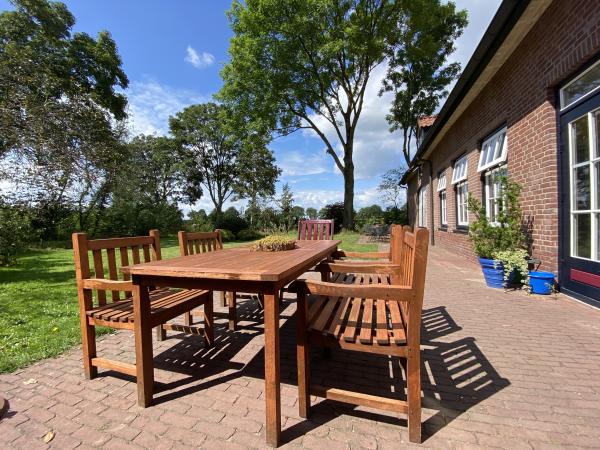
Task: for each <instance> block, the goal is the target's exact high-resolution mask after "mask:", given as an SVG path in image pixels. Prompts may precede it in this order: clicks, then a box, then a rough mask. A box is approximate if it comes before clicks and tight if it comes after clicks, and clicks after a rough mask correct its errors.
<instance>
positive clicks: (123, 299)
mask: <svg viewBox="0 0 600 450" xmlns="http://www.w3.org/2000/svg"><path fill="white" fill-rule="evenodd" d="M73 252H74V256H75V275H76V278H77V293H78V297H79V315H80V323H81V334H82V340H83V366H84V370H85V375H86V377H87V378H89V379H92V378H94V377H96V375H97V374H98V367H103V368H106V369H111V370H116V371H117V372H122V373H126V374H128V375H132V376H135V375H136V368H135V364H130V363H126V362H121V361H113V360H109V359H106V358H100V357H98V356H97V355H96V331H95V327H97V326H103V327H110V328H115V329H126V330H133V329H134V320H135V318H134V310H133V300H132V291H133V289H134V288H133V284H132V282H131V281H130V279H129V276H128V275H127V274H123V278H122V279H119V269H120V268H121V267H125V266H128V265H129V264H139V263H140V262H149V261H151V260H153V261H156V260H159V259H161V251H160V237H159V232H158V230H151V231H150V234H149V236H138V237H125V238H114V239H95V240H88V238H87V236H86V234H85V233H73ZM140 252H141V255H140ZM90 253H91V258H92V264H93V270H92V269H91V268H90ZM130 257H131V259H130ZM92 271H93V275H92ZM106 275H108V278H107V277H106ZM93 291H96V295H95V299H94V295H93ZM201 305H204V317H205V319H204V327H203V328H201V327H182V326H181V325H177V324H168V323H167V322H168V321H169V320H171V319H174V318H176V317H178V316H181V315H182V314H183V313H184V312H186V311H190V310H191V309H193V308H197V307H199V306H201ZM150 308H151V326H152V327H156V332H157V338H158V339H159V340H162V339H164V338H165V337H166V331H167V330H177V331H184V332H187V333H192V334H203V336H204V339H205V343H206V345H207V346H211V345H212V344H213V340H214V330H213V308H212V292H210V291H205V290H180V291H177V292H174V291H171V290H169V289H155V290H152V291H151V292H150Z"/></svg>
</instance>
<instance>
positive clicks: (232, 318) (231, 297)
mask: <svg viewBox="0 0 600 450" xmlns="http://www.w3.org/2000/svg"><path fill="white" fill-rule="evenodd" d="M236 296H237V294H236V293H235V292H228V293H227V306H229V329H230V330H231V331H235V330H237V312H236V305H235V303H236Z"/></svg>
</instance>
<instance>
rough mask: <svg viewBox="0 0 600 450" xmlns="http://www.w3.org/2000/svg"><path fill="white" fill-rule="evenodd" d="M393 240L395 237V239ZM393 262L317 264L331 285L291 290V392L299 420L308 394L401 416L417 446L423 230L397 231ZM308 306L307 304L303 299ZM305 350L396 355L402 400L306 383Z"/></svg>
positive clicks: (312, 284)
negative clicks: (294, 371) (294, 378)
mask: <svg viewBox="0 0 600 450" xmlns="http://www.w3.org/2000/svg"><path fill="white" fill-rule="evenodd" d="M399 237H400V233H398V232H396V239H399ZM394 250H395V253H396V254H395V256H393V258H392V259H396V260H397V261H398V262H397V263H395V262H394V263H367V264H363V265H358V264H357V263H353V264H347V263H344V262H333V263H321V265H320V266H321V267H320V269H321V270H322V273H325V268H327V271H328V273H329V275H330V280H331V282H326V281H308V280H305V281H302V280H298V281H295V282H294V283H292V285H291V287H290V290H293V291H295V292H297V293H298V310H297V323H298V331H297V332H298V337H297V358H298V393H299V409H300V416H301V417H305V418H307V417H308V414H309V410H310V395H317V396H320V397H324V398H328V399H331V400H337V401H341V402H345V403H351V404H355V405H362V406H369V407H375V408H380V409H383V410H386V411H392V412H396V413H405V414H407V415H408V429H409V439H410V441H411V442H421V373H420V333H421V311H422V306H423V292H424V288H425V271H426V266H427V251H428V231H427V229H424V228H420V229H418V230H417V231H416V232H414V233H413V232H412V231H408V230H403V232H402V233H401V241H399V242H396V243H395V245H394ZM309 295H310V296H311V304H310V306H309V304H308V296H309ZM309 344H315V345H318V346H325V347H329V348H338V349H342V350H348V351H357V352H364V353H375V354H380V355H386V356H397V357H399V358H400V360H401V362H402V363H403V367H404V369H405V371H406V379H407V400H406V401H404V400H399V399H393V398H387V397H380V396H374V395H367V394H362V393H358V392H353V391H348V390H343V389H336V388H331V387H325V386H318V385H315V384H311V383H310V377H309Z"/></svg>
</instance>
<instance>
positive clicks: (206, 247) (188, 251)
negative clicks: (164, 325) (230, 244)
mask: <svg viewBox="0 0 600 450" xmlns="http://www.w3.org/2000/svg"><path fill="white" fill-rule="evenodd" d="M177 236H178V238H179V254H180V255H181V256H187V255H195V254H197V253H206V252H215V251H219V250H223V238H222V236H221V230H215V231H211V232H196V233H189V232H187V231H180V232H179V233H178V234H177ZM222 302H223V303H222V306H225V305H227V306H228V308H229V311H228V315H227V317H228V320H229V329H230V330H231V331H235V330H236V329H237V311H236V307H237V306H236V303H237V293H236V292H223V300H222ZM198 315H200V316H201V315H202V311H195V310H192V311H189V312H187V313H185V314H184V316H183V317H184V323H185V324H186V325H191V324H192V318H193V317H194V316H198Z"/></svg>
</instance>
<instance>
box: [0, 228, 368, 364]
mask: <svg viewBox="0 0 600 450" xmlns="http://www.w3.org/2000/svg"><path fill="white" fill-rule="evenodd" d="M291 235H294V236H295V233H291ZM359 237H360V236H359V235H358V234H356V233H343V234H339V235H336V239H340V240H342V244H341V245H340V248H342V249H344V250H348V251H376V250H377V244H357V241H358V239H359ZM247 244H248V243H246V242H228V243H225V247H226V248H230V247H235V246H240V245H247ZM161 246H162V256H163V258H172V257H175V256H178V255H179V249H178V246H177V238H176V237H162V238H161ZM109 331H110V330H107V329H100V330H99V334H102V333H107V332H109ZM79 342H81V336H80V331H79V310H78V303H77V288H76V286H75V269H74V265H73V251H72V250H70V249H64V248H63V249H59V248H49V249H31V250H30V251H28V252H27V253H26V254H24V255H23V256H21V257H20V258H19V260H18V264H17V265H16V266H14V267H0V373H3V372H10V371H14V370H16V369H18V368H21V367H24V366H26V365H28V364H31V363H33V362H35V361H38V360H40V359H44V358H49V357H53V356H57V355H59V354H61V353H63V352H64V351H65V350H67V349H69V348H70V347H72V346H74V345H76V344H78V343H79Z"/></svg>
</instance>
